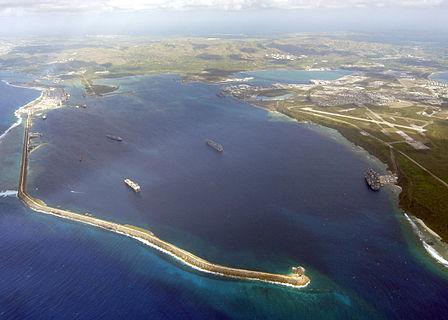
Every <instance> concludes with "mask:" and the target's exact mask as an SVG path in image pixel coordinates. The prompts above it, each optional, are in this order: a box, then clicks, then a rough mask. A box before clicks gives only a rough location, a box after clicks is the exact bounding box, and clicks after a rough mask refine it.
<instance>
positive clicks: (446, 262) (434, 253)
mask: <svg viewBox="0 0 448 320" xmlns="http://www.w3.org/2000/svg"><path fill="white" fill-rule="evenodd" d="M403 214H404V216H405V218H406V220H407V221H408V222H409V224H410V225H411V227H412V230H413V231H414V233H415V234H416V235H417V236H418V238H419V239H420V241H421V242H422V244H423V247H424V248H425V250H426V252H427V253H428V254H429V255H430V256H431V257H432V258H433V259H434V260H436V261H437V262H438V263H439V264H441V265H442V266H444V267H446V268H448V258H447V256H448V246H447V245H446V244H444V243H442V242H441V237H440V236H439V235H438V234H437V233H435V232H434V231H433V230H431V228H429V227H428V226H427V225H426V224H425V223H424V222H423V221H422V220H421V219H419V218H417V217H415V216H413V215H409V214H407V213H406V212H403ZM434 241H438V242H439V243H437V244H436V245H437V246H440V248H438V250H437V249H435V248H434V247H433V246H434V244H432V245H431V244H430V243H433V242H434ZM442 250H443V251H445V252H444V253H442V252H441V251H442Z"/></svg>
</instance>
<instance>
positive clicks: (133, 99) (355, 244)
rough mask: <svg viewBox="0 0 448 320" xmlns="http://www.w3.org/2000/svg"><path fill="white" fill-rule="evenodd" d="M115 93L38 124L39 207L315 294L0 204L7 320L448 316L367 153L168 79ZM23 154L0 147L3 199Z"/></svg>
mask: <svg viewBox="0 0 448 320" xmlns="http://www.w3.org/2000/svg"><path fill="white" fill-rule="evenodd" d="M109 82H110V83H111V84H119V85H120V91H121V92H123V93H124V94H115V95H110V96H107V97H87V98H83V97H82V95H81V94H82V90H81V88H80V87H79V86H78V84H76V83H75V84H74V85H72V86H70V87H69V88H68V90H69V91H70V93H71V95H72V98H71V103H73V104H83V103H85V104H87V108H86V109H82V108H80V109H78V108H74V107H67V108H63V109H60V110H55V111H51V112H49V113H48V119H47V120H46V121H42V120H40V119H36V121H35V126H34V128H33V130H35V131H40V132H42V133H43V138H42V139H43V142H45V143H47V145H45V146H43V147H42V148H40V149H38V150H37V151H36V152H34V153H33V154H32V157H31V163H30V168H31V170H30V181H29V186H28V188H29V191H30V192H31V193H32V194H33V195H35V196H37V197H40V198H42V199H43V200H45V201H46V202H47V203H48V204H51V205H55V206H58V205H60V206H62V207H64V208H70V209H73V210H76V211H79V212H86V211H89V212H91V213H93V214H94V215H96V216H99V217H103V218H107V219H110V220H114V221H118V222H121V223H129V224H134V225H138V226H142V227H146V228H149V229H150V230H152V231H153V232H154V233H156V234H157V235H158V236H160V237H161V238H162V239H166V240H169V241H172V242H173V243H175V244H177V245H178V246H180V247H182V248H185V249H188V250H191V251H193V252H194V253H196V254H197V255H199V256H201V257H204V258H207V259H209V260H211V261H213V262H219V263H223V264H228V265H231V266H242V267H250V268H254V269H260V270H267V271H278V272H285V273H286V272H289V268H290V267H291V266H294V265H302V266H304V267H305V268H306V269H307V273H308V275H309V276H310V277H311V280H312V283H311V285H310V286H309V287H307V288H305V289H301V290H297V289H291V288H284V287H279V286H275V285H269V284H264V283H256V282H245V281H232V280H230V281H229V280H227V279H222V278H218V277H212V276H209V275H204V274H201V273H198V272H196V271H192V270H191V269H189V268H187V267H184V266H182V265H180V264H178V263H176V262H174V261H172V260H171V259H170V258H167V257H166V256H164V255H162V254H159V253H157V252H155V251H154V250H152V249H151V248H149V247H146V246H144V245H142V244H140V243H138V242H136V241H134V240H132V239H128V238H126V237H123V236H120V235H116V234H111V233H108V232H106V231H102V230H97V229H95V228H92V227H87V226H83V225H79V224H76V223H71V222H66V221H62V220H59V219H57V218H54V217H50V216H45V215H41V214H38V213H34V212H32V211H30V210H29V209H27V208H25V207H24V206H23V205H22V204H21V203H20V201H19V200H18V199H17V198H15V197H6V198H2V197H0V252H1V254H2V260H1V262H0V279H2V285H1V286H0V318H5V319H30V318H32V319H48V318H58V319H59V318H64V319H123V318H127V319H132V318H134V319H137V318H139V319H140V318H151V319H185V318H187V319H226V318H234V319H384V318H400V319H436V318H444V317H446V316H447V315H448V280H447V276H446V270H444V269H443V268H442V267H440V266H439V265H437V264H436V263H434V262H433V261H432V260H431V259H430V258H429V257H428V256H426V255H425V253H424V251H423V249H422V246H421V245H420V244H419V243H418V241H417V239H416V237H415V236H414V235H413V234H412V232H411V231H410V228H409V227H408V226H407V223H406V222H405V221H404V218H403V216H402V214H401V213H400V212H399V211H398V210H397V209H396V205H395V203H396V200H395V198H394V196H393V195H392V194H391V193H390V192H387V191H386V190H383V191H381V192H379V193H373V192H371V191H369V190H368V188H367V187H366V186H365V182H364V181H363V178H362V177H363V173H364V170H366V169H367V168H369V167H372V166H373V167H376V168H377V169H379V170H384V167H383V166H382V165H381V164H380V163H378V162H376V161H375V160H374V159H372V158H369V157H368V156H367V155H366V153H365V152H363V151H361V150H359V149H358V148H356V147H354V146H353V145H351V144H350V143H348V142H347V141H345V140H344V139H343V138H341V137H340V136H339V135H338V134H337V133H335V132H334V131H331V130H327V129H323V128H320V127H317V126H313V125H307V124H297V123H296V122H294V121H291V120H289V119H287V118H285V117H283V116H280V115H277V114H275V113H268V112H266V111H264V110H260V109H257V108H253V107H250V106H248V105H247V104H244V103H240V102H238V101H235V100H234V99H230V98H225V99H220V98H218V97H217V96H216V92H218V89H219V88H218V87H217V86H214V85H207V84H203V83H182V82H181V81H180V79H179V78H177V77H175V76H171V75H164V76H154V77H134V78H124V79H121V80H119V81H118V80H110V81H109ZM105 83H107V82H105ZM106 134H116V135H119V136H121V137H123V141H122V142H121V143H118V142H114V141H111V140H108V139H106V137H105V136H106ZM21 138H22V133H21V128H20V127H18V128H16V129H15V130H13V131H11V132H10V134H8V136H7V139H4V141H2V142H0V154H2V158H1V159H0V162H1V169H0V170H1V171H0V172H1V173H2V180H1V183H2V186H0V190H5V189H7V188H8V189H10V188H11V185H12V186H15V188H17V186H16V185H17V179H18V177H17V174H18V163H19V162H20V148H21ZM207 138H212V139H214V140H216V141H218V142H219V143H221V144H223V146H224V148H225V151H224V153H223V154H222V155H221V154H218V153H216V152H214V151H213V150H212V149H210V148H208V147H207V146H206V145H205V139H207ZM3 154H9V155H10V156H9V158H11V157H12V158H13V159H15V160H14V161H11V159H9V160H8V161H6V160H4V158H3ZM80 160H82V161H80ZM5 161H6V162H5ZM7 172H8V175H7V176H6V175H4V174H3V173H7ZM125 177H131V178H132V179H134V180H136V181H137V182H138V183H139V184H140V185H141V186H142V192H141V194H138V195H136V194H134V193H133V192H132V191H130V190H129V189H128V188H126V186H125V185H124V184H123V182H122V180H123V178H125ZM3 185H5V186H6V185H7V187H3Z"/></svg>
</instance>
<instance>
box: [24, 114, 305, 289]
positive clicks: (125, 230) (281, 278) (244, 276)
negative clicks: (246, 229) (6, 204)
mask: <svg viewBox="0 0 448 320" xmlns="http://www.w3.org/2000/svg"><path fill="white" fill-rule="evenodd" d="M32 116H33V114H32V111H29V112H28V113H27V116H26V122H25V125H24V138H23V139H24V140H23V149H22V150H23V151H22V163H21V167H20V179H19V190H18V197H19V199H21V200H22V201H23V202H24V203H25V204H26V205H27V206H28V207H29V208H31V209H32V210H34V211H37V212H41V213H45V214H49V215H54V216H57V217H60V218H64V219H68V220H71V221H76V222H79V223H83V224H86V225H90V226H94V227H97V228H101V229H105V230H109V231H112V232H115V233H119V234H123V235H125V236H128V237H131V238H134V239H137V240H139V241H141V242H143V243H145V244H147V245H149V246H151V247H152V248H154V249H156V250H159V251H161V252H163V253H165V254H167V255H169V256H171V257H172V258H174V259H176V260H178V261H180V262H181V263H184V264H185V265H187V266H190V267H191V268H193V269H195V270H198V271H200V272H204V273H209V274H214V275H216V276H222V277H225V278H233V279H240V280H252V281H262V282H268V283H273V284H278V285H285V286H291V287H296V288H300V287H305V286H307V285H308V284H309V283H310V279H309V278H308V277H307V276H306V275H305V274H304V269H303V268H301V267H292V269H291V273H290V274H287V275H285V274H276V273H268V272H262V271H254V270H246V269H240V268H232V267H227V266H223V265H219V264H215V263H212V262H209V261H207V260H204V259H202V258H200V257H198V256H196V255H194V254H193V253H191V252H188V251H186V250H183V249H181V248H179V247H177V246H175V245H174V244H171V243H169V242H166V241H164V240H162V239H160V238H158V237H157V236H155V235H154V234H153V233H152V232H151V231H149V230H145V229H140V228H133V227H132V226H129V225H122V224H118V223H115V222H111V221H107V220H104V219H98V218H95V217H93V215H92V214H90V213H82V214H81V213H75V212H71V211H69V210H64V209H60V208H54V207H50V206H48V205H46V204H45V202H43V201H42V200H40V199H37V198H34V197H32V196H31V195H29V194H28V193H27V190H26V185H27V174H28V172H27V171H28V158H29V144H30V138H31V137H30V128H31V125H32V124H31V122H32Z"/></svg>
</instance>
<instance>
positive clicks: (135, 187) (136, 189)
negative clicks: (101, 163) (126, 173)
mask: <svg viewBox="0 0 448 320" xmlns="http://www.w3.org/2000/svg"><path fill="white" fill-rule="evenodd" d="M124 183H126V184H127V185H128V187H129V188H131V189H132V190H134V192H140V190H141V188H140V186H139V185H138V184H137V183H136V182H134V181H132V180H131V179H129V178H126V179H124Z"/></svg>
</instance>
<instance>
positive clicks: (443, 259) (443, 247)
mask: <svg viewBox="0 0 448 320" xmlns="http://www.w3.org/2000/svg"><path fill="white" fill-rule="evenodd" d="M232 98H234V97H232ZM235 99H236V98H235ZM237 100H238V99H237ZM240 101H242V102H246V101H243V100H240ZM246 103H247V104H248V105H249V106H251V107H255V108H258V109H263V110H265V111H267V112H268V113H271V114H276V113H279V114H282V115H284V116H286V117H288V118H289V119H291V120H292V121H295V122H297V123H298V124H313V125H315V126H317V127H321V128H325V129H331V130H335V131H336V132H338V133H339V134H340V135H341V137H343V138H344V139H345V140H346V141H347V142H348V143H350V144H352V145H353V146H354V147H356V148H360V149H362V150H363V151H364V152H365V153H366V155H367V156H368V157H371V159H375V160H376V161H378V162H379V163H381V164H382V165H384V166H385V167H386V168H388V167H389V165H388V164H387V163H385V162H383V161H381V160H380V159H379V158H378V157H376V156H375V155H374V154H373V153H371V152H369V151H368V150H366V149H365V148H363V147H362V146H360V145H358V144H356V143H355V142H353V141H351V140H350V139H348V138H347V137H345V136H344V135H343V134H342V133H341V132H340V131H339V130H338V129H336V128H332V127H328V126H325V125H324V124H320V123H317V122H314V121H311V120H302V121H300V120H298V119H296V118H294V117H292V116H290V115H288V114H286V113H283V112H281V111H278V110H272V109H269V108H266V107H263V106H259V105H255V104H253V103H249V102H246ZM371 159H369V160H371ZM391 192H392V193H393V194H394V195H396V206H397V208H398V209H399V210H400V212H401V213H402V214H403V216H404V217H405V218H406V220H407V221H408V223H409V225H410V226H411V227H412V230H413V232H414V234H415V235H416V236H417V237H418V238H419V243H420V244H421V245H422V247H423V249H424V251H425V252H426V254H427V255H428V256H429V257H431V260H432V261H434V262H436V263H437V264H441V265H442V266H443V267H445V268H448V244H447V243H445V242H443V240H442V237H441V236H440V235H438V234H437V233H436V232H435V231H433V230H432V229H431V228H429V227H428V226H427V225H426V224H425V223H424V222H423V221H422V220H421V219H419V218H417V217H415V216H413V215H410V214H408V213H406V212H405V210H404V209H403V208H402V207H401V206H400V203H399V199H398V197H399V194H400V193H401V192H402V186H399V185H396V188H393V189H391ZM412 219H415V221H416V222H414V221H413V220H412ZM425 232H426V233H427V234H428V235H426V236H425ZM429 235H431V237H430V236H429ZM425 239H426V240H425ZM434 240H436V241H437V242H438V243H437V247H438V248H437V249H435V248H434V247H433V246H431V245H430V244H428V242H429V243H432V242H433V241H434Z"/></svg>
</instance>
